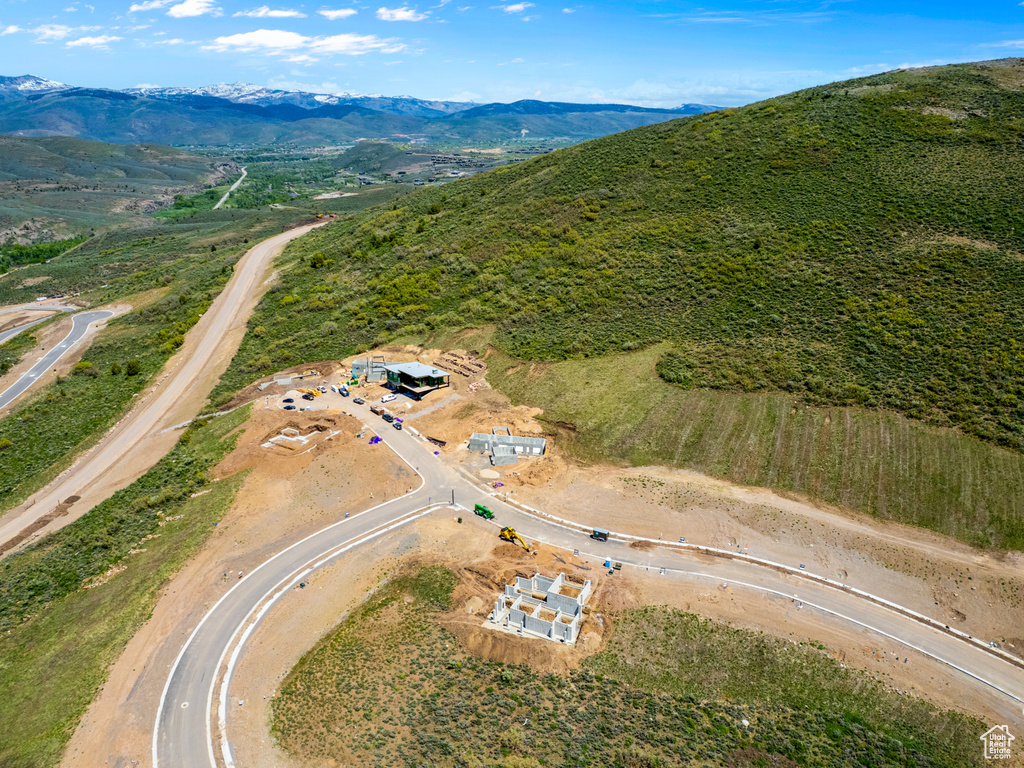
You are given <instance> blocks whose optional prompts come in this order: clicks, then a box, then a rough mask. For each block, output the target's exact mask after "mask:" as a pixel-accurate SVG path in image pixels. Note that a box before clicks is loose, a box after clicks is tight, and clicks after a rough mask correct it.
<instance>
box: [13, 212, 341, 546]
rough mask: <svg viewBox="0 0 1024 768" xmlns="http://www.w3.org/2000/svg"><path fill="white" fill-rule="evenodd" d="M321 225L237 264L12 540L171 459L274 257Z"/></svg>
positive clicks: (29, 507) (16, 519)
mask: <svg viewBox="0 0 1024 768" xmlns="http://www.w3.org/2000/svg"><path fill="white" fill-rule="evenodd" d="M321 223H326V222H317V223H314V224H311V225H309V226H306V227H297V228H293V229H291V230H290V231H288V232H285V233H282V234H281V235H277V236H275V237H272V238H269V239H267V240H264V241H262V242H260V243H258V244H257V245H255V246H254V247H253V248H251V249H250V250H249V251H248V252H247V253H246V255H245V256H244V257H243V258H242V259H241V260H240V261H239V262H238V265H236V270H235V272H234V274H233V275H232V277H231V280H230V281H229V282H228V284H227V285H226V286H225V288H224V290H223V291H221V293H220V294H219V295H218V296H217V298H216V299H214V301H213V304H212V305H211V306H210V308H209V309H208V310H207V311H206V312H205V313H204V314H203V316H202V317H201V318H200V320H199V322H198V323H196V325H195V326H194V327H193V328H192V329H191V330H190V331H189V332H188V333H186V334H185V343H184V344H183V345H182V346H181V348H180V349H179V350H178V352H176V353H175V355H174V356H173V357H172V358H171V359H170V360H169V361H168V362H167V364H166V365H165V366H164V368H163V371H162V372H161V374H160V375H159V376H158V377H157V378H156V379H155V380H154V381H153V382H151V383H150V385H149V387H148V388H147V389H146V391H145V392H142V393H140V395H139V396H138V399H137V402H136V405H135V407H134V408H132V410H131V411H130V412H129V413H128V414H127V415H126V416H125V417H124V418H122V419H121V421H119V422H118V423H117V424H116V425H114V427H112V428H111V430H110V431H109V432H108V433H107V434H106V435H104V436H103V438H102V439H101V440H100V442H99V444H98V445H97V446H95V447H94V448H93V449H91V450H90V451H87V452H86V453H85V454H84V455H83V456H82V457H80V458H79V459H78V460H77V461H76V462H75V463H74V464H73V465H72V466H71V467H70V468H69V469H67V470H66V471H65V472H63V473H62V474H61V475H60V476H58V477H57V478H55V479H54V480H53V481H52V482H51V483H49V484H48V485H47V486H46V487H45V488H43V489H41V490H40V491H38V492H37V493H35V494H33V495H32V496H31V497H30V498H29V499H28V500H27V501H26V502H25V503H23V504H21V505H19V506H18V507H16V508H15V509H13V510H10V511H9V512H7V513H6V514H5V515H4V517H3V518H2V520H0V531H2V532H3V538H4V540H8V539H12V538H15V537H16V536H18V535H19V534H21V533H22V531H23V530H24V529H25V528H27V527H29V526H30V525H32V524H33V523H35V522H36V521H37V520H38V519H39V518H41V517H44V516H46V515H48V514H50V513H51V512H52V511H53V509H54V507H55V506H56V505H57V504H58V503H59V502H60V500H62V499H63V498H64V497H66V496H69V495H72V494H76V495H80V496H81V497H82V502H81V503H80V504H78V505H77V506H76V508H75V510H73V511H72V512H71V513H70V514H68V515H66V516H63V517H60V518H57V519H55V520H54V522H52V523H50V524H49V525H48V526H47V527H46V528H44V529H43V530H44V531H49V530H55V529H57V528H59V527H61V526H62V525H65V524H67V523H68V522H70V521H71V520H74V519H76V518H77V517H79V516H80V515H82V514H85V512H87V511H88V510H89V509H91V508H92V507H93V506H94V505H95V504H97V503H99V502H100V501H101V500H103V499H105V498H107V497H109V496H110V495H111V494H112V493H114V492H115V491H117V490H118V489H120V488H124V487H125V486H127V485H128V484H130V483H131V482H132V481H133V480H135V479H136V478H138V477H140V476H141V475H142V474H143V473H144V472H145V471H146V470H148V469H149V468H150V467H152V466H153V465H154V464H155V463H156V462H157V461H158V460H159V458H160V457H161V456H163V455H164V454H166V453H167V451H168V450H170V448H171V446H172V445H173V444H174V441H175V439H176V437H177V436H176V434H175V433H174V431H173V430H172V429H171V428H172V427H173V426H175V425H177V424H180V423H182V422H184V421H186V420H188V419H190V418H192V417H193V416H195V415H196V414H197V413H198V412H199V410H200V409H201V408H202V406H203V404H204V403H205V401H206V398H207V396H208V395H209V393H210V391H211V390H212V389H213V387H214V385H215V384H216V383H217V381H218V380H219V379H220V376H221V374H222V373H223V372H224V370H225V369H226V368H227V366H228V363H229V362H230V361H231V357H232V356H233V354H234V352H235V350H237V349H238V345H239V344H240V343H241V340H242V336H243V335H244V334H245V329H246V325H245V320H246V318H247V317H248V316H249V315H250V314H251V312H252V310H253V309H254V308H255V306H256V302H257V301H258V300H259V298H260V297H261V296H262V295H263V292H264V291H265V290H266V288H267V287H268V286H267V282H266V281H265V279H264V278H265V275H266V272H267V269H268V267H269V265H270V262H271V260H272V258H273V256H274V255H276V254H277V253H278V252H279V251H280V249H282V248H284V246H285V244H286V243H287V242H288V241H290V240H292V239H295V238H296V237H299V236H301V235H302V234H304V233H305V232H307V231H309V229H311V228H312V227H313V226H317V224H321ZM82 348H83V349H84V348H85V347H84V346H83V347H82Z"/></svg>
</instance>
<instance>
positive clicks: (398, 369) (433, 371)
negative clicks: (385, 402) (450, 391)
mask: <svg viewBox="0 0 1024 768" xmlns="http://www.w3.org/2000/svg"><path fill="white" fill-rule="evenodd" d="M384 373H385V375H386V376H387V386H388V387H390V388H391V389H393V390H394V391H395V392H404V393H405V394H407V395H409V396H410V397H414V398H416V399H417V400H419V399H420V398H421V397H423V396H424V395H426V394H428V393H430V392H433V391H434V390H435V389H443V388H444V387H450V386H451V378H452V375H451V374H450V373H448V372H447V371H442V370H441V369H440V368H435V367H434V366H432V365H424V364H423V363H385V364H384Z"/></svg>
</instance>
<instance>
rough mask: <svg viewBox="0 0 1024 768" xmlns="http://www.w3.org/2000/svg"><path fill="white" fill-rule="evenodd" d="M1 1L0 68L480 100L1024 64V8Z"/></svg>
mask: <svg viewBox="0 0 1024 768" xmlns="http://www.w3.org/2000/svg"><path fill="white" fill-rule="evenodd" d="M381 2H382V0H377V2H372V3H368V4H366V3H362V4H361V3H358V2H357V3H351V2H347V1H346V0H330V1H328V2H325V3H319V2H288V1H287V0H280V2H271V0H266V3H267V4H264V0H253V2H242V1H241V0H134V1H133V0H123V1H122V0H116V2H111V1H109V0H89V2H85V1H84V0H0V74H6V75H21V74H34V75H39V76H42V77H47V78H50V79H53V80H59V81H62V82H66V83H70V84H72V85H82V86H94V87H111V88H125V87H130V86H135V85H140V84H151V85H166V86H170V85H178V86H199V85H209V84H212V83H220V82H236V81H244V82H251V83H256V84H259V85H265V86H270V87H278V88H286V89H301V90H310V91H316V92H330V93H337V92H354V93H382V94H385V95H389V96H394V95H411V96H417V97H420V98H436V99H459V100H473V101H477V102H488V101H514V100H516V99H523V98H538V99H544V100H548V101H580V102H600V101H610V102H625V103H632V104H641V105H645V106H676V105H678V104H681V103H684V102H701V103H705V104H716V105H721V106H734V105H739V104H745V103H748V102H751V101H756V100H758V99H761V98H765V97H768V96H772V95H777V94H780V93H785V92H788V91H791V90H795V89H798V88H802V87H806V86H809V85H815V84H819V83H825V82H831V81H834V80H840V79H846V78H850V77H855V76H857V75H860V74H869V73H874V72H881V71H885V70H888V69H895V68H898V67H906V66H923V65H929V64H940V63H949V62H957V61H973V60H981V59H993V58H1001V57H1005V56H1024V2H1020V0H1005V1H1004V0H982V2H974V3H964V2H955V3H954V2H944V1H942V0H939V1H937V2H901V1H900V0H891V2H874V1H867V0H813V1H805V0H735V1H733V0H712V1H711V2H708V3H689V2H676V1H675V0H647V2H575V1H571V0H565V2H547V1H546V0H533V2H525V1H524V2H518V1H516V0H511V1H506V2H498V3H493V2H487V1H486V0H484V1H483V2H479V1H478V0H433V1H432V2H403V3H398V2H389V0H383V2H384V3H385V4H383V5H382V4H381Z"/></svg>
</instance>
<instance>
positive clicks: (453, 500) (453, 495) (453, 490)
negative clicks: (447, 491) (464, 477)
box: [452, 488, 455, 507]
mask: <svg viewBox="0 0 1024 768" xmlns="http://www.w3.org/2000/svg"><path fill="white" fill-rule="evenodd" d="M452 506H453V507H454V506H455V489H454V488H452Z"/></svg>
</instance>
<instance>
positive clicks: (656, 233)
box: [226, 60, 1024, 452]
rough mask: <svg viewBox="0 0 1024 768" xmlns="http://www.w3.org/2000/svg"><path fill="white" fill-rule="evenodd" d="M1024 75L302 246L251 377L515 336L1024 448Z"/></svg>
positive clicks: (456, 200) (336, 233)
mask: <svg viewBox="0 0 1024 768" xmlns="http://www.w3.org/2000/svg"><path fill="white" fill-rule="evenodd" d="M1022 82H1024V68H1022V64H1021V62H1020V60H1007V61H1002V62H987V63H983V64H964V65H955V66H948V67H941V68H932V69H923V70H913V71H905V72H893V73H887V74H882V75H876V76H872V77H867V78H861V79H857V80H851V81H848V82H844V83H837V84H832V85H829V86H824V87H819V88H813V89H809V90H806V91H801V92H798V93H794V94H790V95H788V96H783V97H779V98H776V99H771V100H768V101H765V102H761V103H758V104H753V105H750V106H748V107H744V108H741V109H735V110H725V111H722V112H718V113H713V114H708V115H701V116H695V117H690V118H684V119H681V120H676V121H673V122H670V123H663V124H659V125H655V126H650V127H646V128H639V129H636V130H633V131H630V132H627V133H623V134H618V135H615V136H609V137H606V138H604V139H599V140H596V141H592V142H589V143H587V144H582V145H578V146H575V147H572V148H569V149H565V150H561V151H559V152H556V153H552V154H549V155H545V156H542V157H540V158H537V159H535V160H533V161H530V162H526V163H522V164H520V165H517V166H510V167H507V168H501V169H498V170H496V171H494V172H492V173H488V174H481V175H478V176H476V177H474V178H472V179H468V180H466V181H464V182H460V183H458V184H453V185H450V186H448V187H446V188H444V189H429V190H426V191H424V192H422V193H421V194H418V195H413V196H410V197H407V198H405V199H403V200H402V202H401V207H397V206H398V204H397V203H396V204H395V206H396V207H392V208H391V209H383V210H382V209H373V210H371V211H369V212H367V213H365V214H363V215H361V216H356V217H353V218H350V219H347V220H343V221H340V222H338V223H336V224H334V225H332V226H330V227H327V228H325V229H323V230H320V231H318V232H315V233H313V234H311V235H309V236H308V237H306V238H304V239H303V240H302V241H301V242H300V243H297V244H296V245H295V246H294V247H293V248H292V249H291V251H290V255H289V256H288V257H286V258H291V259H293V260H299V259H302V260H303V264H301V265H297V266H296V268H294V269H291V270H289V271H288V272H286V273H285V274H284V275H283V278H282V279H283V285H282V287H281V290H280V291H278V292H275V293H272V294H269V295H268V297H267V299H266V300H265V301H264V303H263V305H262V306H261V307H260V309H259V311H258V314H257V316H256V317H255V318H254V319H253V323H252V324H253V327H255V326H257V325H260V326H263V327H264V328H265V329H266V330H265V332H263V333H262V334H261V336H260V338H255V337H253V336H250V337H248V338H247V340H246V342H245V343H244V345H243V348H242V350H241V351H240V354H239V357H238V358H237V359H236V361H235V363H234V366H233V372H232V373H231V374H229V380H230V381H231V382H234V383H239V382H240V381H241V380H243V379H245V378H252V377H254V376H255V375H258V374H261V373H264V372H266V371H269V370H271V369H274V368H277V367H280V366H282V365H284V364H288V363H290V361H291V360H295V359H302V358H303V357H308V358H309V359H320V358H322V357H326V356H328V355H330V354H336V353H337V346H338V338H339V337H340V338H341V339H343V342H342V343H343V344H344V345H345V347H346V349H351V350H355V349H357V348H362V347H366V346H370V345H373V344H378V343H382V342H384V341H386V340H388V339H389V338H395V337H399V336H415V335H417V334H419V335H420V336H422V335H423V334H424V333H426V332H430V331H433V330H435V329H441V328H446V327H459V326H462V325H469V324H478V325H479V324H496V325H497V331H496V333H495V334H494V336H493V338H492V343H494V344H495V345H496V346H498V347H499V348H500V349H502V350H503V351H504V352H505V353H507V354H508V355H510V356H512V357H514V358H520V359H527V360H550V361H555V360H563V359H570V358H587V357H595V356H605V355H608V354H611V353H621V352H623V351H627V352H628V351H632V350H639V349H644V348H647V347H650V346H652V345H654V344H656V343H664V344H665V346H664V347H663V348H662V349H664V351H663V352H660V359H659V361H658V364H657V366H656V370H657V372H658V373H659V374H660V375H661V377H662V378H663V379H664V380H665V381H668V382H671V383H673V384H675V385H677V386H680V387H684V388H694V389H714V390H721V391H725V392H736V393H770V392H786V393H790V394H791V395H792V396H794V397H795V398H797V400H798V401H803V402H805V403H809V404H816V405H829V406H862V407H866V408H868V409H873V410H875V409H883V410H885V411H895V412H897V413H899V414H903V415H906V416H909V417H911V418H913V419H918V420H921V421H924V422H927V423H928V424H932V425H938V426H944V427H955V428H957V429H958V430H961V431H962V432H964V433H966V434H967V435H970V436H973V437H976V438H980V439H982V440H984V441H988V442H989V443H991V444H997V445H1001V446H1006V447H1008V448H1011V449H1012V450H1013V451H1015V452H1020V451H1021V450H1022V449H1024V433H1022V425H1024V262H1022V260H1021V251H1022V245H1024V197H1022V196H1021V193H1020V179H1021V178H1024V153H1022V150H1024V143H1022V140H1024V93H1022V92H1021V90H1020V84H1021V83H1022ZM315 253H322V254H323V255H324V258H323V259H315V260H310V259H308V258H307V257H309V256H311V255H313V254H315ZM332 260H333V261H332ZM314 265H318V268H314ZM297 310H298V311H297ZM328 321H329V322H331V323H333V324H335V325H336V326H337V328H338V330H339V333H338V335H336V336H333V337H329V336H325V335H323V334H322V333H321V332H320V328H321V326H322V323H325V322H328ZM620 375H621V376H623V377H630V376H633V375H640V374H635V373H634V372H633V371H630V370H628V369H624V370H622V371H621V374H620ZM232 377H233V378H232ZM655 381H656V380H655ZM227 383H228V382H226V384H227ZM577 385H578V394H580V395H582V396H586V391H587V382H586V381H583V380H581V381H579V382H577Z"/></svg>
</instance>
